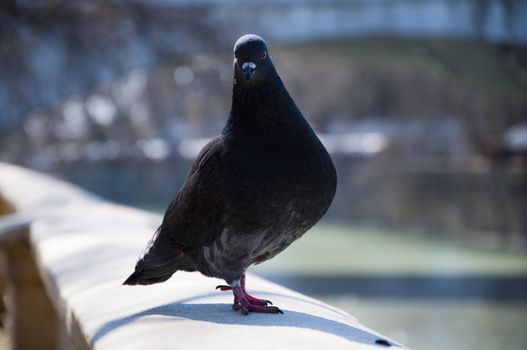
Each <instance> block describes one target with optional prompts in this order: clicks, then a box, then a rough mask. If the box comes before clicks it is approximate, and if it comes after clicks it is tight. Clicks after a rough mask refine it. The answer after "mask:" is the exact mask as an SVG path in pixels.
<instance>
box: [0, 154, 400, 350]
mask: <svg viewBox="0 0 527 350" xmlns="http://www.w3.org/2000/svg"><path fill="white" fill-rule="evenodd" d="M131 190H132V189H131ZM0 215H2V217H0V245H1V248H2V253H3V255H4V256H5V259H3V263H4V264H5V265H6V269H5V271H7V272H6V273H5V276H3V278H5V282H6V285H7V287H6V292H7V294H8V298H6V300H7V305H6V307H7V310H8V314H9V317H10V318H11V319H12V322H11V343H12V345H13V346H14V348H16V349H71V348H77V349H92V348H94V349H148V350H153V349H228V348H232V347H236V346H239V347H242V348H244V349H320V348H321V347H324V348H325V349H380V348H386V347H391V348H398V347H400V345H398V344H397V343H395V342H393V341H392V340H390V339H387V338H386V337H384V336H382V335H380V334H378V333H376V332H374V331H372V330H370V329H368V328H366V327H364V326H363V325H362V324H360V323H359V322H358V321H357V320H356V319H355V318H353V317H351V316H350V315H348V314H346V313H345V312H343V311H340V310H338V309H336V308H333V307H331V306H329V305H326V304H324V303H322V302H321V301H318V300H316V299H313V298H310V297H307V296H305V295H302V294H299V293H296V292H294V291H291V290H289V289H287V288H284V287H281V286H279V285H277V284H274V283H271V282H269V281H266V280H264V279H261V278H258V277H256V276H254V275H248V281H249V282H248V286H249V289H250V291H251V292H254V294H256V295H258V296H261V297H264V298H269V299H272V300H273V302H275V304H276V305H279V306H280V308H282V310H284V312H285V314H284V315H268V314H249V315H248V316H242V315H240V314H239V313H237V312H234V311H232V310H231V304H232V296H231V294H230V293H222V292H219V291H216V290H215V289H214V288H215V286H216V285H218V284H220V283H222V281H220V280H215V279H211V278H206V277H203V276H201V275H200V274H198V273H182V272H178V273H176V274H175V275H174V276H173V277H172V278H171V279H170V280H168V281H167V282H165V283H162V284H157V285H152V286H148V287H142V286H138V287H129V286H122V285H121V283H122V282H123V281H124V279H125V278H126V277H127V276H128V274H129V273H130V272H131V271H132V268H133V266H134V264H135V262H136V259H137V257H138V255H139V254H140V252H141V250H142V249H143V247H144V246H145V243H146V242H147V240H148V239H149V238H150V236H151V235H152V233H153V232H154V230H155V228H156V225H158V224H159V222H160V217H159V216H158V215H154V214H151V213H148V212H145V211H141V210H138V209H133V208H129V207H125V206H121V205H116V204H112V203H109V202H106V201H104V200H102V199H100V198H98V197H96V196H94V195H91V194H89V193H87V192H85V191H83V190H81V189H79V188H76V187H75V186H73V185H70V184H67V183H64V182H62V181H60V180H56V179H53V178H51V177H49V176H46V175H42V174H38V173H36V172H33V171H30V170H26V169H23V168H20V167H17V166H13V165H8V164H1V163H0Z"/></svg>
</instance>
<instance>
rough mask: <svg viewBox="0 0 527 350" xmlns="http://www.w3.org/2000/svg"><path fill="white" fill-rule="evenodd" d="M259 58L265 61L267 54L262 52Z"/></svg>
mask: <svg viewBox="0 0 527 350" xmlns="http://www.w3.org/2000/svg"><path fill="white" fill-rule="evenodd" d="M261 57H262V60H265V59H266V58H267V52H265V51H264V52H263V53H262V56H261Z"/></svg>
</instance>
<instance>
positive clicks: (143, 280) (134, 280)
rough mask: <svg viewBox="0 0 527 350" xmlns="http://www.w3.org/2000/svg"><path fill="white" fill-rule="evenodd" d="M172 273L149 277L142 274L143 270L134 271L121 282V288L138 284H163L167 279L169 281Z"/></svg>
mask: <svg viewBox="0 0 527 350" xmlns="http://www.w3.org/2000/svg"><path fill="white" fill-rule="evenodd" d="M174 272H175V271H174ZM174 272H172V273H171V274H167V275H164V276H158V277H149V276H148V274H145V273H144V270H136V271H134V273H132V274H131V275H130V276H128V278H127V279H126V281H124V282H123V286H124V285H127V286H135V285H138V284H141V285H148V284H154V283H160V282H164V281H166V280H167V279H169V278H170V277H171V276H172V275H173V274H174Z"/></svg>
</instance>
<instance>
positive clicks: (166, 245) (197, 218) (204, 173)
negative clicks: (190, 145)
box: [124, 137, 223, 285]
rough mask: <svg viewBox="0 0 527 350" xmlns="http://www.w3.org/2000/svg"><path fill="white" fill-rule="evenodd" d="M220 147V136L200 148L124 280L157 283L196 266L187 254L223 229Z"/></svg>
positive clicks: (211, 239)
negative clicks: (160, 221)
mask: <svg viewBox="0 0 527 350" xmlns="http://www.w3.org/2000/svg"><path fill="white" fill-rule="evenodd" d="M221 149H222V143H221V138H220V137H218V138H216V139H214V140H212V141H211V142H209V143H208V144H207V145H206V146H205V147H204V148H203V150H202V151H201V152H200V154H199V155H198V157H197V159H196V160H195V161H194V163H193V165H192V168H191V170H190V173H189V176H188V179H187V181H186V182H185V184H184V185H183V187H182V188H181V190H180V192H179V193H178V195H177V197H176V198H175V199H174V200H173V201H172V202H171V203H170V206H169V207H168V209H167V211H166V213H165V216H164V218H163V222H162V224H161V226H160V227H159V228H158V229H157V231H156V233H155V235H154V236H153V237H152V239H151V240H150V242H149V243H148V245H147V247H146V249H145V251H144V253H143V256H142V257H141V258H140V259H139V261H138V262H137V264H136V267H135V271H134V273H133V274H132V275H131V276H130V277H128V279H127V280H126V281H125V282H124V284H129V285H133V284H152V283H158V282H163V281H165V280H167V279H168V278H170V276H172V274H174V272H176V271H178V270H186V271H195V270H196V268H195V263H194V262H193V260H192V258H191V257H189V256H188V255H187V251H188V250H189V248H192V247H200V246H208V245H211V244H212V242H213V241H214V239H215V237H217V236H218V235H219V234H220V233H221V231H222V230H223V224H222V216H223V215H222V211H223V210H222V208H223V205H222V203H221V198H222V193H221V191H222V189H221V188H222V184H221V176H217V175H220V174H221V171H220V168H221V163H220V161H219V157H220V155H221Z"/></svg>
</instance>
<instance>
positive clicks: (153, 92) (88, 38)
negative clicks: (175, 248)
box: [0, 0, 527, 350]
mask: <svg viewBox="0 0 527 350" xmlns="http://www.w3.org/2000/svg"><path fill="white" fill-rule="evenodd" d="M245 33H257V34H259V35H261V36H263V37H264V38H265V39H266V40H267V42H268V44H269V46H270V49H271V54H272V56H273V60H274V62H275V65H276V66H277V69H278V71H279V74H280V75H281V76H282V79H283V80H284V82H285V84H286V86H287V87H288V89H289V91H290V93H291V95H292V96H293V98H294V99H295V100H296V102H297V104H298V105H299V107H300V108H301V110H302V111H303V113H304V115H305V116H306V118H307V119H308V120H309V122H310V123H311V125H312V126H313V127H314V129H315V130H316V131H317V133H318V134H319V135H320V137H321V139H322V140H323V142H324V143H325V145H326V147H327V148H328V150H329V151H330V153H331V155H332V157H333V160H334V162H335V165H336V166H337V172H338V175H339V183H338V186H339V187H338V191H337V196H336V198H335V201H334V203H333V206H332V208H331V209H330V211H329V212H328V214H327V215H326V217H325V219H324V221H323V222H322V223H321V224H319V225H317V226H316V227H315V228H313V229H312V230H311V231H310V232H308V234H306V235H305V236H304V237H303V238H302V239H301V240H300V241H298V242H296V243H295V244H293V245H292V246H291V247H290V248H289V249H288V250H286V251H285V252H284V253H282V254H281V255H280V256H278V257H277V258H275V259H273V260H272V261H270V262H268V263H265V264H263V265H261V266H257V267H255V268H254V269H253V271H254V272H256V273H259V274H261V275H263V276H265V277H268V278H270V279H271V280H274V281H277V282H280V283H283V284H285V285H287V286H290V287H292V288H294V289H297V290H299V291H302V292H304V293H306V294H308V295H312V296H315V297H317V298H321V299H323V300H325V301H327V302H329V303H331V304H332V305H335V306H338V307H341V308H343V309H345V310H346V311H349V312H350V313H352V314H353V315H354V316H356V317H357V318H358V319H359V320H360V321H362V322H364V323H365V324H366V325H368V326H370V327H372V328H373V329H375V330H377V331H380V332H382V333H384V334H386V335H388V336H390V337H393V338H394V339H395V340H398V341H400V342H401V343H403V344H406V345H408V346H409V347H410V348H413V349H430V350H435V349H460V350H464V349H479V350H491V349H508V350H514V349H518V350H519V349H525V344H526V343H527V326H526V325H527V0H349V1H345V0H306V1H300V0H266V1H263V0H251V1H242V0H199V1H190V0H154V1H147V0H135V1H134V0H128V1H127V0H107V1H102V0H101V1H97V0H91V1H60V0H40V1H31V0H23V1H20V0H19V1H16V0H15V1H1V2H0V161H3V162H10V163H15V164H19V165H23V166H26V167H29V168H32V169H36V170H39V171H43V172H46V173H50V174H53V175H55V176H57V177H60V178H63V179H65V180H67V181H70V182H73V183H75V184H77V185H79V186H81V187H83V188H85V189H87V190H89V191H92V192H94V193H96V194H98V195H100V196H102V197H104V198H106V199H108V200H111V201H114V202H119V203H124V204H127V205H132V206H136V207H140V208H143V209H147V210H151V211H155V212H158V213H162V212H164V210H165V208H166V206H167V205H168V203H169V201H170V200H171V198H172V197H173V196H174V195H175V194H176V193H177V191H178V189H179V187H180V186H181V184H182V183H183V181H184V180H185V178H186V175H187V172H188V170H189V167H190V164H191V162H192V160H193V158H194V157H195V156H196V155H197V153H198V151H199V150H200V149H201V147H202V146H203V145H204V144H205V143H206V142H207V140H208V139H210V138H211V137H214V136H215V135H217V134H218V133H219V132H220V131H221V129H222V127H223V125H224V123H225V121H226V119H227V116H228V113H229V109H230V98H231V89H232V46H233V44H234V42H235V41H236V39H237V38H238V37H239V36H241V35H242V34H245ZM0 338H1V339H2V344H3V346H4V348H5V347H7V344H8V343H9V340H8V339H5V336H4V337H0ZM0 347H1V345H0Z"/></svg>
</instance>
